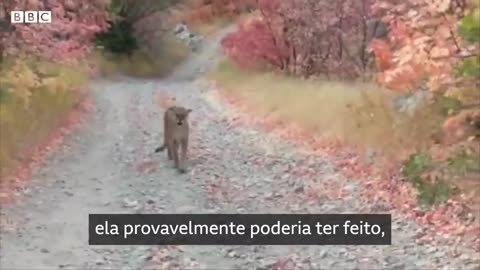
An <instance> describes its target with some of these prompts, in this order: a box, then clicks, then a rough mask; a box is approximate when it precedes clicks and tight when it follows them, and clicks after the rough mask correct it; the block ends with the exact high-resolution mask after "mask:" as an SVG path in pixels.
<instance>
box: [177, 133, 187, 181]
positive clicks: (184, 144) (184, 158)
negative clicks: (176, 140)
mask: <svg viewBox="0 0 480 270" xmlns="http://www.w3.org/2000/svg"><path fill="white" fill-rule="evenodd" d="M180 146H181V148H182V149H181V151H182V152H181V156H180V166H179V168H178V169H179V171H180V172H181V173H184V172H186V171H187V165H186V162H187V150H188V139H183V140H182V141H181V145H180Z"/></svg>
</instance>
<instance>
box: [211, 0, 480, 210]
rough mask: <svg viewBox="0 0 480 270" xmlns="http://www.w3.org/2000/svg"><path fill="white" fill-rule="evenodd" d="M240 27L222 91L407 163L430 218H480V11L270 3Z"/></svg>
mask: <svg viewBox="0 0 480 270" xmlns="http://www.w3.org/2000/svg"><path fill="white" fill-rule="evenodd" d="M238 27H239V29H238V31H236V32H235V33H232V34H230V35H229V36H227V37H226V38H225V39H224V40H223V41H222V46H223V48H224V51H225V53H226V59H225V60H224V61H223V62H222V63H220V64H219V66H218V67H217V68H216V69H215V70H213V71H212V72H211V74H210V76H209V77H210V79H212V80H214V81H215V82H216V83H217V85H218V87H219V88H220V89H221V90H222V91H225V92H226V93H228V94H230V95H235V96H237V97H240V98H241V99H242V100H243V102H245V103H248V104H250V105H253V106H255V107H256V108H259V109H260V110H263V111H264V112H265V113H268V114H269V115H274V116H276V117H277V118H279V119H283V120H287V121H289V122H291V123H294V124H296V125H299V126H300V127H302V128H303V129H305V130H308V131H309V132H311V133H312V134H315V135H318V136H322V137H325V138H329V139H332V140H340V141H342V142H344V143H346V144H347V145H352V146H355V147H356V149H359V150H360V151H361V153H360V154H363V155H364V156H368V155H369V154H371V153H372V152H373V153H376V156H377V157H378V158H379V159H388V160H389V161H392V162H395V163H397V164H398V165H399V169H398V170H400V171H401V174H402V178H403V180H405V182H407V183H409V185H411V186H412V187H413V188H415V189H416V192H417V199H418V204H419V206H421V207H423V208H432V207H433V208H436V207H443V206H448V205H453V204H455V205H456V204H458V202H461V204H462V205H463V206H464V208H466V209H467V210H468V211H467V212H469V213H471V214H474V215H475V214H476V213H479V212H480V201H479V200H478V198H479V196H478V195H480V167H479V166H478V164H480V92H478V89H479V86H480V85H479V82H480V80H479V76H480V56H479V55H480V54H479V53H480V51H479V41H480V40H479V37H480V5H479V3H478V1H433V2H432V1H406V2H405V1H404V2H402V3H397V2H395V1H389V0H383V1H368V0H362V1H353V0H352V1H350V0H343V1H337V2H335V3H332V2H331V1H330V2H327V1H302V0H288V1H267V0H263V1H262V0H260V1H258V2H257V6H256V11H255V12H254V13H251V14H250V15H249V18H248V19H246V20H245V19H244V20H242V21H241V22H240V23H239V24H238ZM246 81H248V83H245V82H246ZM379 164H381V163H379ZM405 182H400V181H399V182H398V183H396V184H397V185H404V183H405ZM454 202H455V203H454ZM477 219H480V216H477Z"/></svg>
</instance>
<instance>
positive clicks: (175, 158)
mask: <svg viewBox="0 0 480 270" xmlns="http://www.w3.org/2000/svg"><path fill="white" fill-rule="evenodd" d="M178 143H179V142H178V141H174V142H173V143H172V148H173V149H172V150H173V161H174V162H175V168H178V166H179V164H178V163H179V160H178V159H179V157H178V150H179V149H178V147H179V145H178Z"/></svg>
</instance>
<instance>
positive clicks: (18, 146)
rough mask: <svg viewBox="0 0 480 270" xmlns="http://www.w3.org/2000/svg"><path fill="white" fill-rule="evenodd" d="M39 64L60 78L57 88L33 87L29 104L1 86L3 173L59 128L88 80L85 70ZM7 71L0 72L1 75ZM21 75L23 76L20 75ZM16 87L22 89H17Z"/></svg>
mask: <svg viewBox="0 0 480 270" xmlns="http://www.w3.org/2000/svg"><path fill="white" fill-rule="evenodd" d="M35 66H36V67H37V68H39V69H43V70H45V71H47V72H48V73H50V76H52V75H53V74H55V75H53V77H51V78H58V79H59V80H58V81H57V82H58V83H59V84H57V85H56V91H49V90H52V89H46V87H45V86H41V87H38V88H35V89H30V90H31V93H32V95H31V96H30V97H29V105H28V106H25V103H24V101H23V100H22V99H20V98H19V97H17V96H16V95H14V94H13V93H10V92H7V91H6V90H5V88H1V89H0V176H4V175H6V174H8V173H10V172H11V170H12V169H14V168H15V167H16V166H17V165H18V164H19V163H21V162H22V160H23V158H26V156H25V153H28V152H29V150H31V149H32V148H34V147H36V146H38V145H39V144H41V143H42V142H43V141H44V140H45V139H46V138H47V137H48V136H49V135H50V134H51V132H52V130H53V129H55V128H56V127H57V126H58V124H59V123H60V121H61V120H62V119H63V117H64V115H65V114H66V113H67V112H69V111H70V110H71V109H72V108H73V107H74V105H75V104H76V102H77V98H78V92H77V91H74V90H71V89H72V88H81V87H82V86H84V85H85V83H86V79H87V77H86V74H85V73H84V72H82V71H79V70H77V69H73V68H67V67H65V66H59V65H57V64H52V63H36V64H35ZM3 75H4V74H3V73H2V72H0V77H1V76H3ZM18 76H20V77H21V76H22V75H21V74H18ZM15 90H19V89H18V88H15Z"/></svg>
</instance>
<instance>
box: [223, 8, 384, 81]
mask: <svg viewBox="0 0 480 270" xmlns="http://www.w3.org/2000/svg"><path fill="white" fill-rule="evenodd" d="M257 5H258V10H259V13H260V16H259V17H258V18H256V19H254V21H253V22H250V23H248V25H245V26H242V27H241V29H240V31H239V32H237V33H234V34H231V35H230V36H228V37H227V38H226V39H225V40H224V42H223V44H224V48H225V49H226V51H227V53H229V54H230V55H231V56H232V57H233V58H234V59H236V61H238V62H242V63H244V62H245V61H254V60H256V61H258V62H259V63H262V62H263V63H265V64H268V65H271V66H274V67H276V68H278V69H280V70H282V71H284V72H286V73H289V74H297V75H302V76H304V77H309V76H312V75H319V74H321V75H327V76H329V77H339V78H355V77H358V76H360V75H362V74H364V73H365V72H366V71H367V69H368V67H369V62H370V55H369V54H368V51H367V46H368V44H369V42H370V40H371V39H372V38H373V37H383V36H385V32H386V31H387V29H386V28H385V27H381V26H380V27H379V25H382V23H381V22H379V21H378V20H377V19H376V18H375V17H374V16H373V15H372V13H371V9H370V6H371V1H369V0H361V1H355V0H342V1H334V2H332V1H312V0H286V1H279V0H270V1H268V0H259V1H258V3H257ZM382 31H383V33H382ZM266 32H268V33H266ZM261 36H262V38H260V37H261ZM254 37H255V38H254ZM252 48H254V50H252ZM241 58H244V59H245V61H244V60H241ZM247 59H248V60H247Z"/></svg>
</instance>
